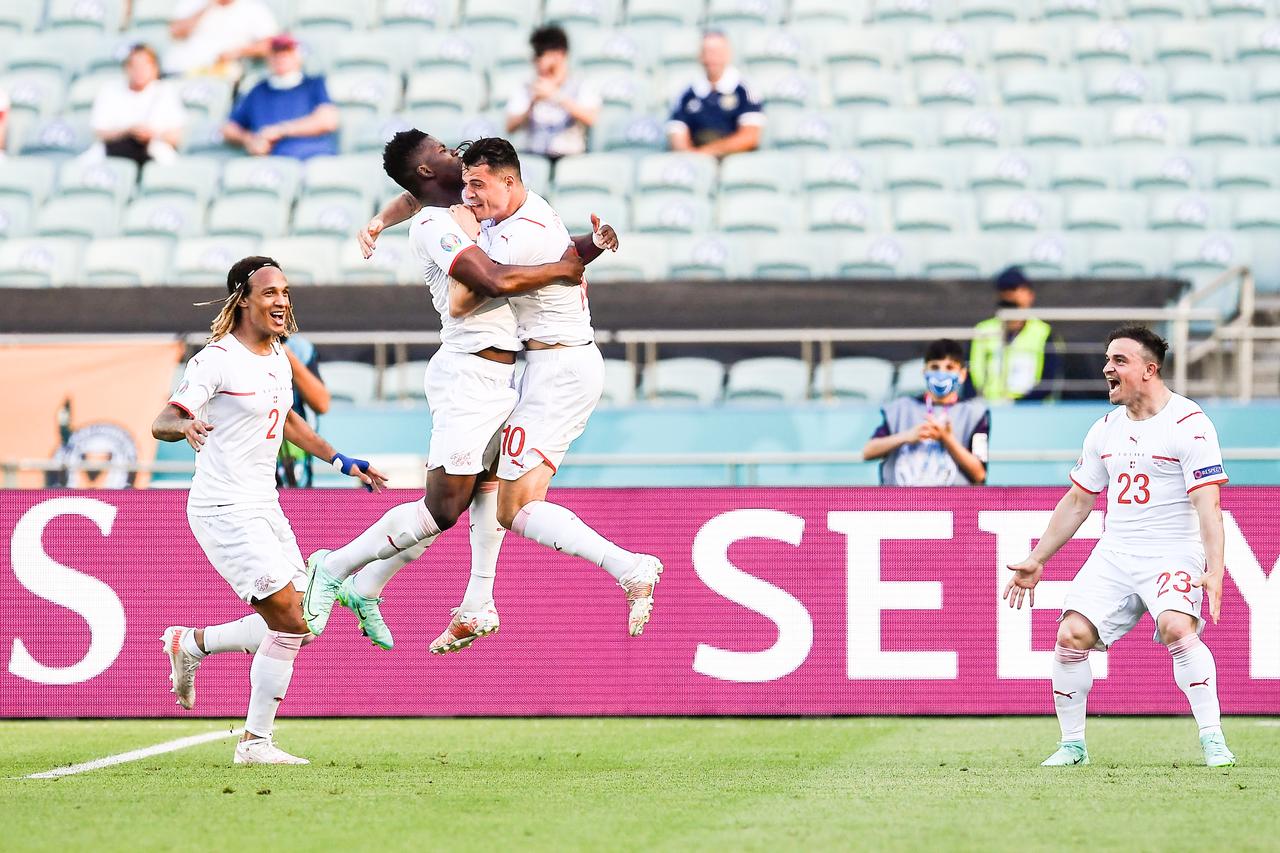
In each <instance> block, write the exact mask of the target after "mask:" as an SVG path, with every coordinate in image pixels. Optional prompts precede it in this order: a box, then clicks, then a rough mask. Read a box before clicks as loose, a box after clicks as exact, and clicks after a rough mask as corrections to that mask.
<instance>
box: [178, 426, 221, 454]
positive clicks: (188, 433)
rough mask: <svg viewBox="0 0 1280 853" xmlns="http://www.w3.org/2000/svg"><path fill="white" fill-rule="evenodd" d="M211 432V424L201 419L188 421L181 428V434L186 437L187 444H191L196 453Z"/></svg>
mask: <svg viewBox="0 0 1280 853" xmlns="http://www.w3.org/2000/svg"><path fill="white" fill-rule="evenodd" d="M211 432H213V424H211V423H207V422H205V421H201V420H192V421H188V422H187V424H186V425H185V426H183V428H182V435H183V436H184V437H185V438H186V439H187V444H189V445H191V447H192V449H193V450H195V452H196V453H199V452H200V448H202V447H204V443H205V441H206V440H207V437H208V435H209V433H211Z"/></svg>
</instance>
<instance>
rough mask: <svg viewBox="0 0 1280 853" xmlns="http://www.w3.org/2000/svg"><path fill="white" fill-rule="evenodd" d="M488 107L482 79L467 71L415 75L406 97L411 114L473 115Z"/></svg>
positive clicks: (437, 71)
mask: <svg viewBox="0 0 1280 853" xmlns="http://www.w3.org/2000/svg"><path fill="white" fill-rule="evenodd" d="M498 94H499V95H500V96H501V95H502V93H498ZM487 103H488V102H487V100H486V95H485V90H484V84H483V82H482V81H481V79H480V78H479V77H477V76H476V75H474V74H470V73H467V72H464V71H449V70H443V69H442V70H435V71H430V72H427V71H417V72H414V73H413V74H411V75H410V76H409V86H408V88H407V89H406V90H405V93H404V105H405V109H407V110H430V109H451V110H454V111H455V112H459V113H462V112H466V113H471V112H475V111H477V110H480V109H483V108H484V107H485V106H486V104H487Z"/></svg>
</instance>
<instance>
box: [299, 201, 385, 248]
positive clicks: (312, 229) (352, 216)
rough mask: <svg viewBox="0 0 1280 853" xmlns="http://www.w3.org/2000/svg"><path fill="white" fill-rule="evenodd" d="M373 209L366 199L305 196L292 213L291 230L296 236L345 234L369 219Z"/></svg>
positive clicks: (348, 234)
mask: <svg viewBox="0 0 1280 853" xmlns="http://www.w3.org/2000/svg"><path fill="white" fill-rule="evenodd" d="M373 213H374V210H373V207H372V206H371V205H370V203H369V201H368V200H366V199H357V198H350V197H344V196H320V197H311V196H304V197H303V198H302V199H301V200H300V201H299V202H298V206H297V209H295V210H294V213H293V228H292V230H291V232H290V233H291V234H292V235H293V236H295V237H306V236H329V237H342V238H348V237H350V236H351V235H352V234H354V233H355V231H356V229H357V228H359V227H360V226H361V225H363V224H364V223H366V222H368V221H369V217H370V216H372V215H373Z"/></svg>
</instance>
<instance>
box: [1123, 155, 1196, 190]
mask: <svg viewBox="0 0 1280 853" xmlns="http://www.w3.org/2000/svg"><path fill="white" fill-rule="evenodd" d="M1152 153H1153V152H1147V151H1143V152H1139V153H1135V154H1132V155H1130V156H1128V157H1125V158H1124V159H1123V168H1122V171H1123V173H1124V178H1125V182H1126V183H1127V185H1128V186H1129V188H1131V189H1135V190H1143V191H1151V190H1194V189H1208V188H1209V175H1210V173H1211V171H1212V166H1211V161H1210V158H1209V157H1208V156H1207V155H1206V154H1205V153H1204V152H1202V151H1200V152H1195V151H1169V152H1167V153H1166V152H1163V151H1162V152H1160V153H1159V154H1158V155H1157V156H1155V157H1152V156H1151V154H1152Z"/></svg>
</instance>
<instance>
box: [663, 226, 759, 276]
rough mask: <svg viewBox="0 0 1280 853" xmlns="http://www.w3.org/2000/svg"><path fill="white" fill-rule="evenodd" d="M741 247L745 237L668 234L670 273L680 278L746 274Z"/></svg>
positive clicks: (667, 249) (667, 247) (668, 265)
mask: <svg viewBox="0 0 1280 853" xmlns="http://www.w3.org/2000/svg"><path fill="white" fill-rule="evenodd" d="M744 239H745V240H751V239H752V238H749V237H748V238H744ZM741 249H742V241H735V240H734V239H733V238H732V237H730V236H728V235H724V234H699V235H697V236H692V237H669V238H667V246H666V254H667V275H668V276H669V277H671V278H677V279H727V278H728V279H734V278H743V277H744V276H745V275H746V273H747V258H746V253H745V252H744V251H742V250H741Z"/></svg>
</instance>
